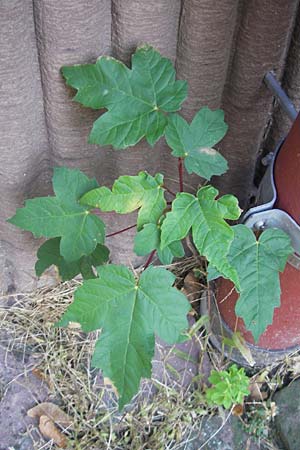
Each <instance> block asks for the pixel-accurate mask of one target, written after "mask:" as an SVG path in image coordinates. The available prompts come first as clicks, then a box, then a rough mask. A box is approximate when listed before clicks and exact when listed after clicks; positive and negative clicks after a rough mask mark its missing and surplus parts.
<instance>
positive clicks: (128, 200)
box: [80, 172, 167, 230]
mask: <svg viewBox="0 0 300 450" xmlns="http://www.w3.org/2000/svg"><path fill="white" fill-rule="evenodd" d="M162 184H163V176H162V175H161V174H159V173H158V174H156V175H155V177H152V176H151V175H149V174H148V173H147V172H140V173H139V174H138V175H136V176H121V177H119V178H118V179H117V180H116V181H115V182H114V184H113V187H112V190H110V189H108V188H107V187H105V186H103V187H100V188H98V189H94V190H92V191H90V192H88V193H87V194H85V195H84V196H83V197H82V198H81V201H80V203H81V204H82V205H89V206H92V207H94V208H99V209H101V210H102V211H116V212H117V213H119V214H127V213H130V212H132V211H135V210H136V209H139V212H138V220H137V227H138V230H140V229H141V228H142V227H143V225H144V224H146V223H156V222H157V221H158V219H159V218H160V216H161V215H162V213H163V211H164V209H165V208H166V205H167V204H166V201H165V198H164V189H163V188H162Z"/></svg>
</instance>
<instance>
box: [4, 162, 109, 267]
mask: <svg viewBox="0 0 300 450" xmlns="http://www.w3.org/2000/svg"><path fill="white" fill-rule="evenodd" d="M96 186H98V184H97V182H96V180H95V179H92V180H91V179H89V178H88V177H87V176H86V175H84V174H83V173H82V172H80V171H79V170H77V169H67V168H64V167H59V168H55V169H54V176H53V190H54V192H55V194H56V196H55V197H38V198H34V199H32V200H27V201H26V202H25V206H24V207H23V208H19V209H17V212H16V214H15V215H14V216H13V217H12V218H10V219H9V220H8V222H10V223H12V224H14V225H16V226H18V227H19V228H22V229H23V230H26V231H31V232H32V233H33V235H34V236H35V237H41V236H44V237H46V238H55V237H61V240H60V254H61V255H62V256H63V258H64V259H65V260H66V261H68V262H70V261H76V260H78V259H80V258H81V257H82V256H84V255H90V254H91V253H92V252H93V251H94V250H95V248H96V246H97V244H103V242H104V237H105V226H104V223H103V222H102V220H100V219H99V218H98V217H96V216H94V215H92V214H91V213H90V210H89V209H90V208H88V207H87V206H82V205H80V204H79V202H78V200H79V198H80V197H81V196H82V195H83V194H85V192H87V191H89V190H90V189H93V188H95V187H96Z"/></svg>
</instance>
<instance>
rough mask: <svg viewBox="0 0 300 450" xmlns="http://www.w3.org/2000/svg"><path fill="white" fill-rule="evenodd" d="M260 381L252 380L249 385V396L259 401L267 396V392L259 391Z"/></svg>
mask: <svg viewBox="0 0 300 450" xmlns="http://www.w3.org/2000/svg"><path fill="white" fill-rule="evenodd" d="M261 385H262V383H257V382H256V381H255V380H252V381H251V383H250V386H249V389H250V396H251V398H252V399H253V400H255V401H258V402H261V401H263V400H265V399H266V398H267V397H268V393H267V392H264V391H261Z"/></svg>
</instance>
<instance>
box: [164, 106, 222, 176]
mask: <svg viewBox="0 0 300 450" xmlns="http://www.w3.org/2000/svg"><path fill="white" fill-rule="evenodd" d="M227 128H228V127H227V125H226V123H225V122H224V113H223V111H222V110H220V109H218V110H216V111H211V110H210V109H209V108H207V107H205V108H202V109H201V110H200V111H199V112H198V113H197V114H196V115H195V117H194V119H193V121H192V123H191V124H190V125H189V124H188V123H187V122H186V121H185V120H184V119H183V118H182V117H181V116H179V115H178V114H172V115H171V116H170V117H169V118H168V126H167V127H166V130H165V136H166V140H167V143H168V145H169V146H170V147H171V148H172V150H173V152H172V155H173V156H176V157H182V158H184V165H185V168H186V170H187V171H188V173H196V174H197V175H199V176H201V177H203V178H205V179H207V180H210V178H211V177H212V176H213V175H222V174H223V173H224V172H226V170H227V168H228V166H227V161H226V159H225V158H224V157H223V156H222V155H221V154H220V153H218V152H217V151H216V150H215V149H214V148H212V146H213V145H215V144H216V143H217V142H219V141H220V140H221V139H222V138H223V137H224V135H225V134H226V132H227Z"/></svg>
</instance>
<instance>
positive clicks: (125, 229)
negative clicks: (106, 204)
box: [105, 223, 136, 238]
mask: <svg viewBox="0 0 300 450" xmlns="http://www.w3.org/2000/svg"><path fill="white" fill-rule="evenodd" d="M134 227H136V223H135V224H134V225H130V227H127V228H123V229H122V230H119V231H115V232H114V233H110V234H107V235H106V236H105V237H107V238H108V237H112V236H116V235H117V234H121V233H124V232H125V231H128V230H131V228H134Z"/></svg>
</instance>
